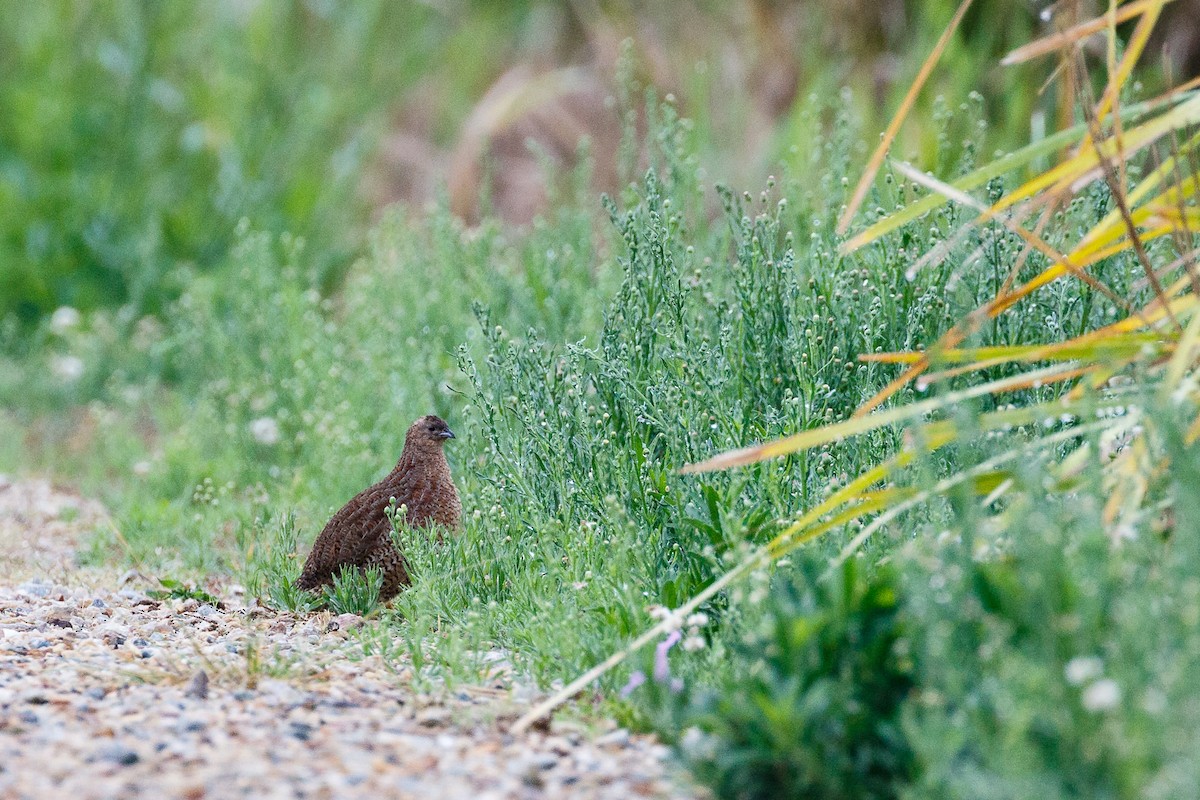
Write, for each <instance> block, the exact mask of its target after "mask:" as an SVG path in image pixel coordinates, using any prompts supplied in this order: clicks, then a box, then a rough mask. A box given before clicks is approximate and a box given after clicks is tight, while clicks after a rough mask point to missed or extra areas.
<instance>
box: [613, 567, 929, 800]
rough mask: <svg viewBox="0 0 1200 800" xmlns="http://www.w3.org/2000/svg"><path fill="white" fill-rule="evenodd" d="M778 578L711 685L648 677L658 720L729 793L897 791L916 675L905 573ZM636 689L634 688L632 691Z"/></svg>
mask: <svg viewBox="0 0 1200 800" xmlns="http://www.w3.org/2000/svg"><path fill="white" fill-rule="evenodd" d="M817 577H818V572H817V570H815V569H812V568H809V569H807V570H804V571H802V572H801V573H800V574H798V575H796V576H794V577H792V578H791V579H788V580H778V581H776V582H775V586H774V587H773V589H772V590H771V592H770V594H769V595H768V598H767V601H766V608H765V611H764V614H763V618H762V621H761V623H760V624H759V625H758V628H757V629H756V630H752V631H750V632H748V633H746V634H745V635H744V639H743V640H742V641H741V642H738V643H737V644H736V646H735V647H734V648H733V652H732V653H731V655H732V656H733V657H734V658H736V660H737V663H738V665H739V666H738V669H737V673H736V675H735V676H733V677H731V678H730V679H729V680H728V681H727V682H724V683H721V684H720V685H718V686H715V687H711V688H692V687H690V686H678V687H672V686H670V685H669V683H667V682H666V681H658V680H651V681H648V682H647V684H646V686H647V690H645V691H644V693H643V695H642V697H643V698H644V701H645V702H649V703H650V704H652V705H657V706H658V707H659V711H658V715H659V721H658V726H657V727H658V729H659V730H660V731H661V732H662V733H663V734H664V735H665V736H667V737H668V738H669V739H674V740H676V741H677V743H678V744H680V747H681V750H682V752H683V755H684V758H685V759H686V761H687V763H688V765H689V766H690V767H691V768H692V769H693V771H694V772H695V775H696V777H697V778H699V779H700V780H701V781H702V782H704V783H705V784H707V785H709V786H711V787H712V788H713V790H714V791H715V792H716V794H717V796H718V797H722V798H742V799H743V800H750V799H751V798H775V797H778V798H805V797H822V798H846V799H847V800H849V799H852V798H891V797H897V796H898V791H899V789H900V787H902V786H904V785H905V784H906V783H907V782H908V780H909V779H910V778H911V776H912V775H913V773H914V770H915V759H914V757H913V753H912V748H911V746H910V745H909V743H908V741H907V738H906V736H905V733H904V731H903V730H902V728H901V719H900V710H901V708H902V706H903V703H904V701H905V700H906V698H907V696H908V693H909V691H910V689H911V687H912V686H913V683H914V666H913V663H912V659H911V658H910V657H909V655H908V652H907V650H908V641H907V634H908V631H907V628H908V622H907V620H906V619H905V618H904V615H903V613H902V607H901V604H900V601H899V597H898V594H899V582H898V580H897V577H896V575H895V574H894V573H893V572H891V571H889V570H886V569H883V570H880V571H878V572H877V573H876V574H875V575H873V576H871V577H870V578H866V577H864V576H862V575H860V574H859V573H858V571H857V570H856V568H855V566H854V562H853V561H850V562H847V563H846V565H845V566H844V567H843V569H842V570H841V574H840V575H838V576H836V577H835V579H834V580H831V581H824V582H819V581H817ZM635 697H637V695H635Z"/></svg>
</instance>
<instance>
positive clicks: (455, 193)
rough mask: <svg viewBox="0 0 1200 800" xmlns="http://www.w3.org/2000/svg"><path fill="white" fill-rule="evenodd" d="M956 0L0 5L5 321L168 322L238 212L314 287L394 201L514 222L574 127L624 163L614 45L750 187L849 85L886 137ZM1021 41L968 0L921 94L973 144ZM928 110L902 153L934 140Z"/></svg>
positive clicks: (1017, 98) (1011, 122) (720, 167)
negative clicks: (1006, 58) (960, 106)
mask: <svg viewBox="0 0 1200 800" xmlns="http://www.w3.org/2000/svg"><path fill="white" fill-rule="evenodd" d="M952 11H953V5H952V4H951V3H949V2H932V3H913V2H908V3H906V2H901V0H884V2H855V1H854V0H848V1H847V2H835V3H822V2H781V1H773V0H753V1H751V0H743V1H742V2H732V3H726V2H702V1H700V0H692V1H691V2H686V3H682V4H679V3H628V2H610V3H603V2H585V1H584V0H580V1H579V2H557V3H556V2H511V3H490V2H468V1H467V0H446V1H445V2H428V3H426V2H383V1H382V0H363V1H362V2H353V3H350V2H333V1H332V0H306V1H305V2H251V1H237V2H235V1H233V0H230V1H228V2H212V3H190V2H139V1H138V0H101V1H100V2H89V3H76V2H66V0H48V2H40V3H28V4H26V3H4V4H0V318H3V319H5V320H6V321H7V322H8V323H9V324H10V325H12V324H13V322H12V320H14V319H15V320H16V321H17V323H18V324H19V325H20V326H21V328H22V329H23V330H26V331H27V330H28V325H29V324H30V323H32V322H34V321H36V320H37V319H39V318H41V317H44V316H45V315H47V314H49V313H50V312H52V311H53V310H54V309H55V308H57V307H59V306H71V307H74V308H77V309H81V310H88V309H92V308H98V307H120V306H128V307H129V308H130V316H131V317H138V316H141V315H143V314H146V313H156V312H161V310H162V308H163V304H164V302H166V301H168V300H170V299H172V298H174V297H177V296H178V294H179V292H180V291H181V289H182V287H184V286H186V285H187V284H188V282H189V281H190V280H191V279H192V277H193V276H194V275H195V274H197V273H198V272H206V271H214V270H218V271H219V270H220V269H221V268H222V264H223V263H224V262H225V260H226V255H227V253H228V251H229V247H230V245H231V243H232V242H233V240H234V229H235V226H236V225H237V223H238V222H239V221H240V220H242V219H246V220H248V221H249V224H250V225H251V226H253V227H254V228H255V229H259V230H267V231H273V232H282V231H288V232H290V233H292V234H294V235H296V236H301V237H304V239H305V240H306V241H307V252H308V261H309V263H310V264H311V266H312V269H314V270H316V272H317V273H318V277H319V280H320V283H321V285H322V286H323V287H325V290H326V291H331V290H333V289H334V288H335V287H336V286H337V285H338V283H339V281H340V280H341V278H342V277H343V276H344V274H345V271H346V269H347V268H348V265H349V264H350V263H351V262H352V260H353V258H354V257H355V256H356V255H358V254H360V253H361V252H362V248H363V243H364V241H365V240H364V232H365V229H366V226H367V225H368V223H369V222H370V221H371V219H372V218H373V215H376V214H377V213H378V212H379V210H380V209H381V208H382V207H383V206H384V205H386V204H387V203H389V202H394V201H402V202H406V203H409V204H412V205H414V206H416V207H418V208H419V207H421V206H422V205H423V204H425V203H426V202H428V201H430V200H431V199H433V198H435V197H436V196H438V193H439V192H446V193H448V194H449V195H450V198H451V204H452V207H453V209H454V210H455V212H456V213H457V214H459V215H460V216H462V217H464V218H467V219H470V220H475V219H477V218H478V215H479V211H480V203H479V201H480V198H483V199H484V202H485V205H486V210H488V211H490V212H492V213H495V214H498V215H500V216H501V217H503V218H505V219H508V220H510V221H513V222H518V223H526V222H529V221H530V220H531V219H532V217H533V216H534V215H536V214H537V213H539V212H540V211H542V210H543V208H544V199H545V198H544V194H545V192H544V186H543V185H542V184H543V179H542V177H541V176H540V173H541V170H540V169H539V158H542V159H548V160H549V161H550V162H551V163H554V164H559V165H562V164H568V165H569V164H570V163H571V162H573V160H574V158H575V156H576V152H577V145H578V141H579V139H580V137H587V138H588V139H589V140H590V141H591V143H592V145H591V155H592V158H593V160H594V169H593V179H594V180H595V182H596V184H597V185H598V188H602V189H608V190H610V191H611V190H613V189H615V188H616V187H617V186H618V185H619V182H620V181H621V179H622V178H628V177H629V176H627V175H621V174H620V172H619V170H618V165H617V161H618V152H617V151H618V149H619V141H620V134H621V126H622V124H624V121H623V120H621V119H619V118H618V116H617V112H616V110H615V107H614V105H613V104H612V103H611V101H609V102H606V99H609V98H611V96H612V95H613V94H615V93H616V92H617V91H618V90H619V88H620V87H619V76H617V74H616V73H617V71H618V62H619V60H620V53H621V50H622V46H623V45H622V42H623V41H624V40H626V39H627V38H630V39H631V42H632V50H633V55H634V59H633V60H634V63H635V64H636V65H637V66H636V67H635V70H636V71H637V72H638V73H639V77H640V78H642V79H643V80H645V81H647V82H649V83H652V84H653V85H654V86H656V87H657V88H658V90H659V91H660V92H661V93H663V94H666V93H671V94H673V95H674V96H675V98H677V101H678V103H679V105H680V107H681V109H682V111H683V113H684V114H685V115H687V116H689V117H690V118H692V119H693V121H694V122H695V126H696V132H695V133H696V139H697V148H698V152H699V153H700V154H701V160H702V161H703V163H704V165H705V168H706V169H707V170H708V171H709V173H710V174H711V175H712V177H713V178H720V179H723V180H726V181H730V182H732V183H733V184H735V185H742V184H747V185H754V184H757V183H758V182H760V181H761V180H762V179H763V178H764V177H765V176H766V174H767V173H768V172H772V171H775V170H776V169H777V167H778V163H779V162H780V161H781V160H788V159H791V160H792V161H799V160H800V158H799V156H798V155H797V154H798V153H802V152H803V151H804V150H805V148H806V144H807V143H808V142H811V141H812V140H813V137H814V136H815V135H816V134H817V133H818V131H814V130H811V129H808V128H806V126H809V127H811V124H812V120H811V117H806V116H805V115H803V114H802V112H803V110H804V108H805V107H806V106H809V105H812V104H814V103H815V102H818V100H817V99H818V98H821V99H824V98H827V97H830V96H836V95H837V93H838V92H839V91H840V90H841V89H842V88H843V87H850V89H852V90H853V94H852V95H850V96H848V100H847V102H848V103H849V104H850V105H851V106H852V107H853V108H854V110H855V112H856V113H858V114H860V115H861V116H862V117H863V118H864V120H865V126H864V128H865V130H874V129H876V128H878V127H879V126H880V125H881V124H882V123H883V122H884V121H885V120H886V116H887V114H888V113H889V110H890V109H893V108H894V107H895V106H896V104H897V101H898V98H899V97H900V96H901V94H902V93H903V91H904V90H905V89H906V88H907V86H908V84H909V82H910V81H911V79H912V77H913V75H914V74H915V72H916V69H917V68H918V66H919V63H920V61H921V59H922V58H923V56H924V54H925V53H926V52H927V51H928V49H929V48H930V46H931V44H932V42H933V41H934V40H935V38H936V37H937V35H938V34H939V33H940V31H941V29H942V27H943V26H944V25H945V24H946V22H947V21H948V19H949V17H950V15H951V13H952ZM995 19H1003V20H1004V24H1003V25H996V24H992V22H990V21H991V20H995ZM1036 29H1037V24H1036V9H1035V8H1034V7H1032V6H1030V5H1028V4H1026V3H1021V2H1015V1H1009V2H1004V0H985V1H984V2H981V3H978V4H976V7H975V9H974V10H973V11H972V13H971V14H970V16H969V17H968V19H967V20H966V22H965V25H964V27H963V30H962V32H961V34H960V35H959V36H958V37H957V38H956V41H955V43H954V44H953V46H952V47H951V48H950V51H949V53H948V55H947V68H946V69H943V70H941V71H940V72H939V76H938V77H937V78H936V79H935V81H934V85H933V86H931V87H930V89H929V90H928V91H926V92H925V93H924V95H923V100H922V107H923V108H926V109H928V108H929V107H930V104H931V103H932V100H931V99H930V98H934V97H936V96H937V95H938V94H939V93H945V94H946V95H948V96H951V97H964V96H966V94H967V92H968V91H970V90H972V89H975V90H978V91H980V92H981V93H982V94H983V96H984V97H985V98H986V102H987V105H988V110H989V114H988V117H989V118H990V119H992V120H993V123H994V124H993V127H992V128H991V130H990V134H989V139H991V140H992V141H991V143H992V144H994V145H996V146H1004V145H1008V144H1011V143H1012V142H1014V141H1019V140H1020V138H1021V137H1023V136H1024V135H1025V134H1026V129H1027V127H1028V122H1027V120H1028V117H1029V111H1030V109H1031V107H1032V106H1033V104H1034V103H1035V102H1037V98H1036V97H1035V89H1036V85H1037V82H1038V80H1039V79H1040V77H1033V76H1032V74H1031V73H1029V72H1027V71H1024V70H1022V69H1016V70H1001V69H999V68H997V67H995V66H994V64H995V59H996V57H997V56H999V55H1001V54H1002V53H1003V52H1005V51H1006V50H1007V49H1009V48H1011V47H1013V46H1015V45H1016V44H1019V43H1021V42H1023V41H1025V40H1026V39H1027V38H1028V36H1029V35H1030V33H1032V32H1033V31H1035V30H1036ZM1037 74H1038V75H1039V76H1040V75H1041V73H1040V72H1039V73H1037ZM917 117H918V118H926V117H928V115H927V114H918V115H917ZM817 121H818V122H821V120H820V119H818V120H817ZM825 122H828V120H825ZM943 124H946V120H945V119H940V120H933V122H932V123H926V125H925V127H924V128H921V127H920V126H918V127H917V129H916V130H915V132H910V138H909V140H908V141H907V142H906V144H907V145H908V147H909V148H910V149H915V150H919V149H920V148H922V147H924V148H926V149H928V148H930V147H931V141H932V138H933V137H935V136H937V135H938V134H939V131H938V130H936V129H935V126H937V125H943ZM943 133H944V132H943ZM530 142H533V143H536V145H537V147H536V148H535V149H534V151H531V150H530V149H529V148H528V147H527V144H528V143H530ZM7 343H8V344H9V345H10V346H11V345H12V341H11V339H10V340H9V341H8V342H7Z"/></svg>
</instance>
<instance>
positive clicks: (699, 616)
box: [687, 611, 708, 628]
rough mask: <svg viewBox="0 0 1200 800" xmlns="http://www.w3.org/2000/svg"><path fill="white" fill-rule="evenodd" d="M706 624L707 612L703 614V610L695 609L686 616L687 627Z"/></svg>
mask: <svg viewBox="0 0 1200 800" xmlns="http://www.w3.org/2000/svg"><path fill="white" fill-rule="evenodd" d="M707 624H708V614H705V613H704V612H703V611H697V612H696V613H695V614H692V615H691V616H689V617H688V618H687V625H688V627H693V628H703V627H704V626H705V625H707Z"/></svg>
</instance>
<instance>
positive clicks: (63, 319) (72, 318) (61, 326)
mask: <svg viewBox="0 0 1200 800" xmlns="http://www.w3.org/2000/svg"><path fill="white" fill-rule="evenodd" d="M79 321H80V316H79V312H78V311H77V310H76V309H74V308H71V307H70V306H60V307H58V308H56V309H54V313H53V314H51V315H50V330H52V331H54V332H55V333H57V334H58V335H59V336H62V335H63V334H64V333H66V332H67V331H69V330H71V328H74V327H75V326H76V325H78V324H79Z"/></svg>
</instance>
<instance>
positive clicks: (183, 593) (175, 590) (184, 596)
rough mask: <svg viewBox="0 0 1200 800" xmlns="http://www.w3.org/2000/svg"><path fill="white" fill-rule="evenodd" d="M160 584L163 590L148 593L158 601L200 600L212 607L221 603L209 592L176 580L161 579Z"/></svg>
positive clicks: (153, 590)
mask: <svg viewBox="0 0 1200 800" xmlns="http://www.w3.org/2000/svg"><path fill="white" fill-rule="evenodd" d="M158 583H159V585H160V586H162V587H163V588H162V589H152V590H151V591H149V592H147V594H148V595H149V596H150V597H153V598H155V599H156V600H168V599H169V600H199V601H200V602H201V603H208V604H209V605H211V606H217V605H218V604H219V603H220V601H219V600H218V599H217V598H216V597H214V596H213V595H212V594H210V593H209V592H206V591H204V590H203V589H200V588H198V587H196V586H192V585H191V584H188V583H185V582H184V581H180V580H176V579H175V578H159V579H158Z"/></svg>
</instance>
